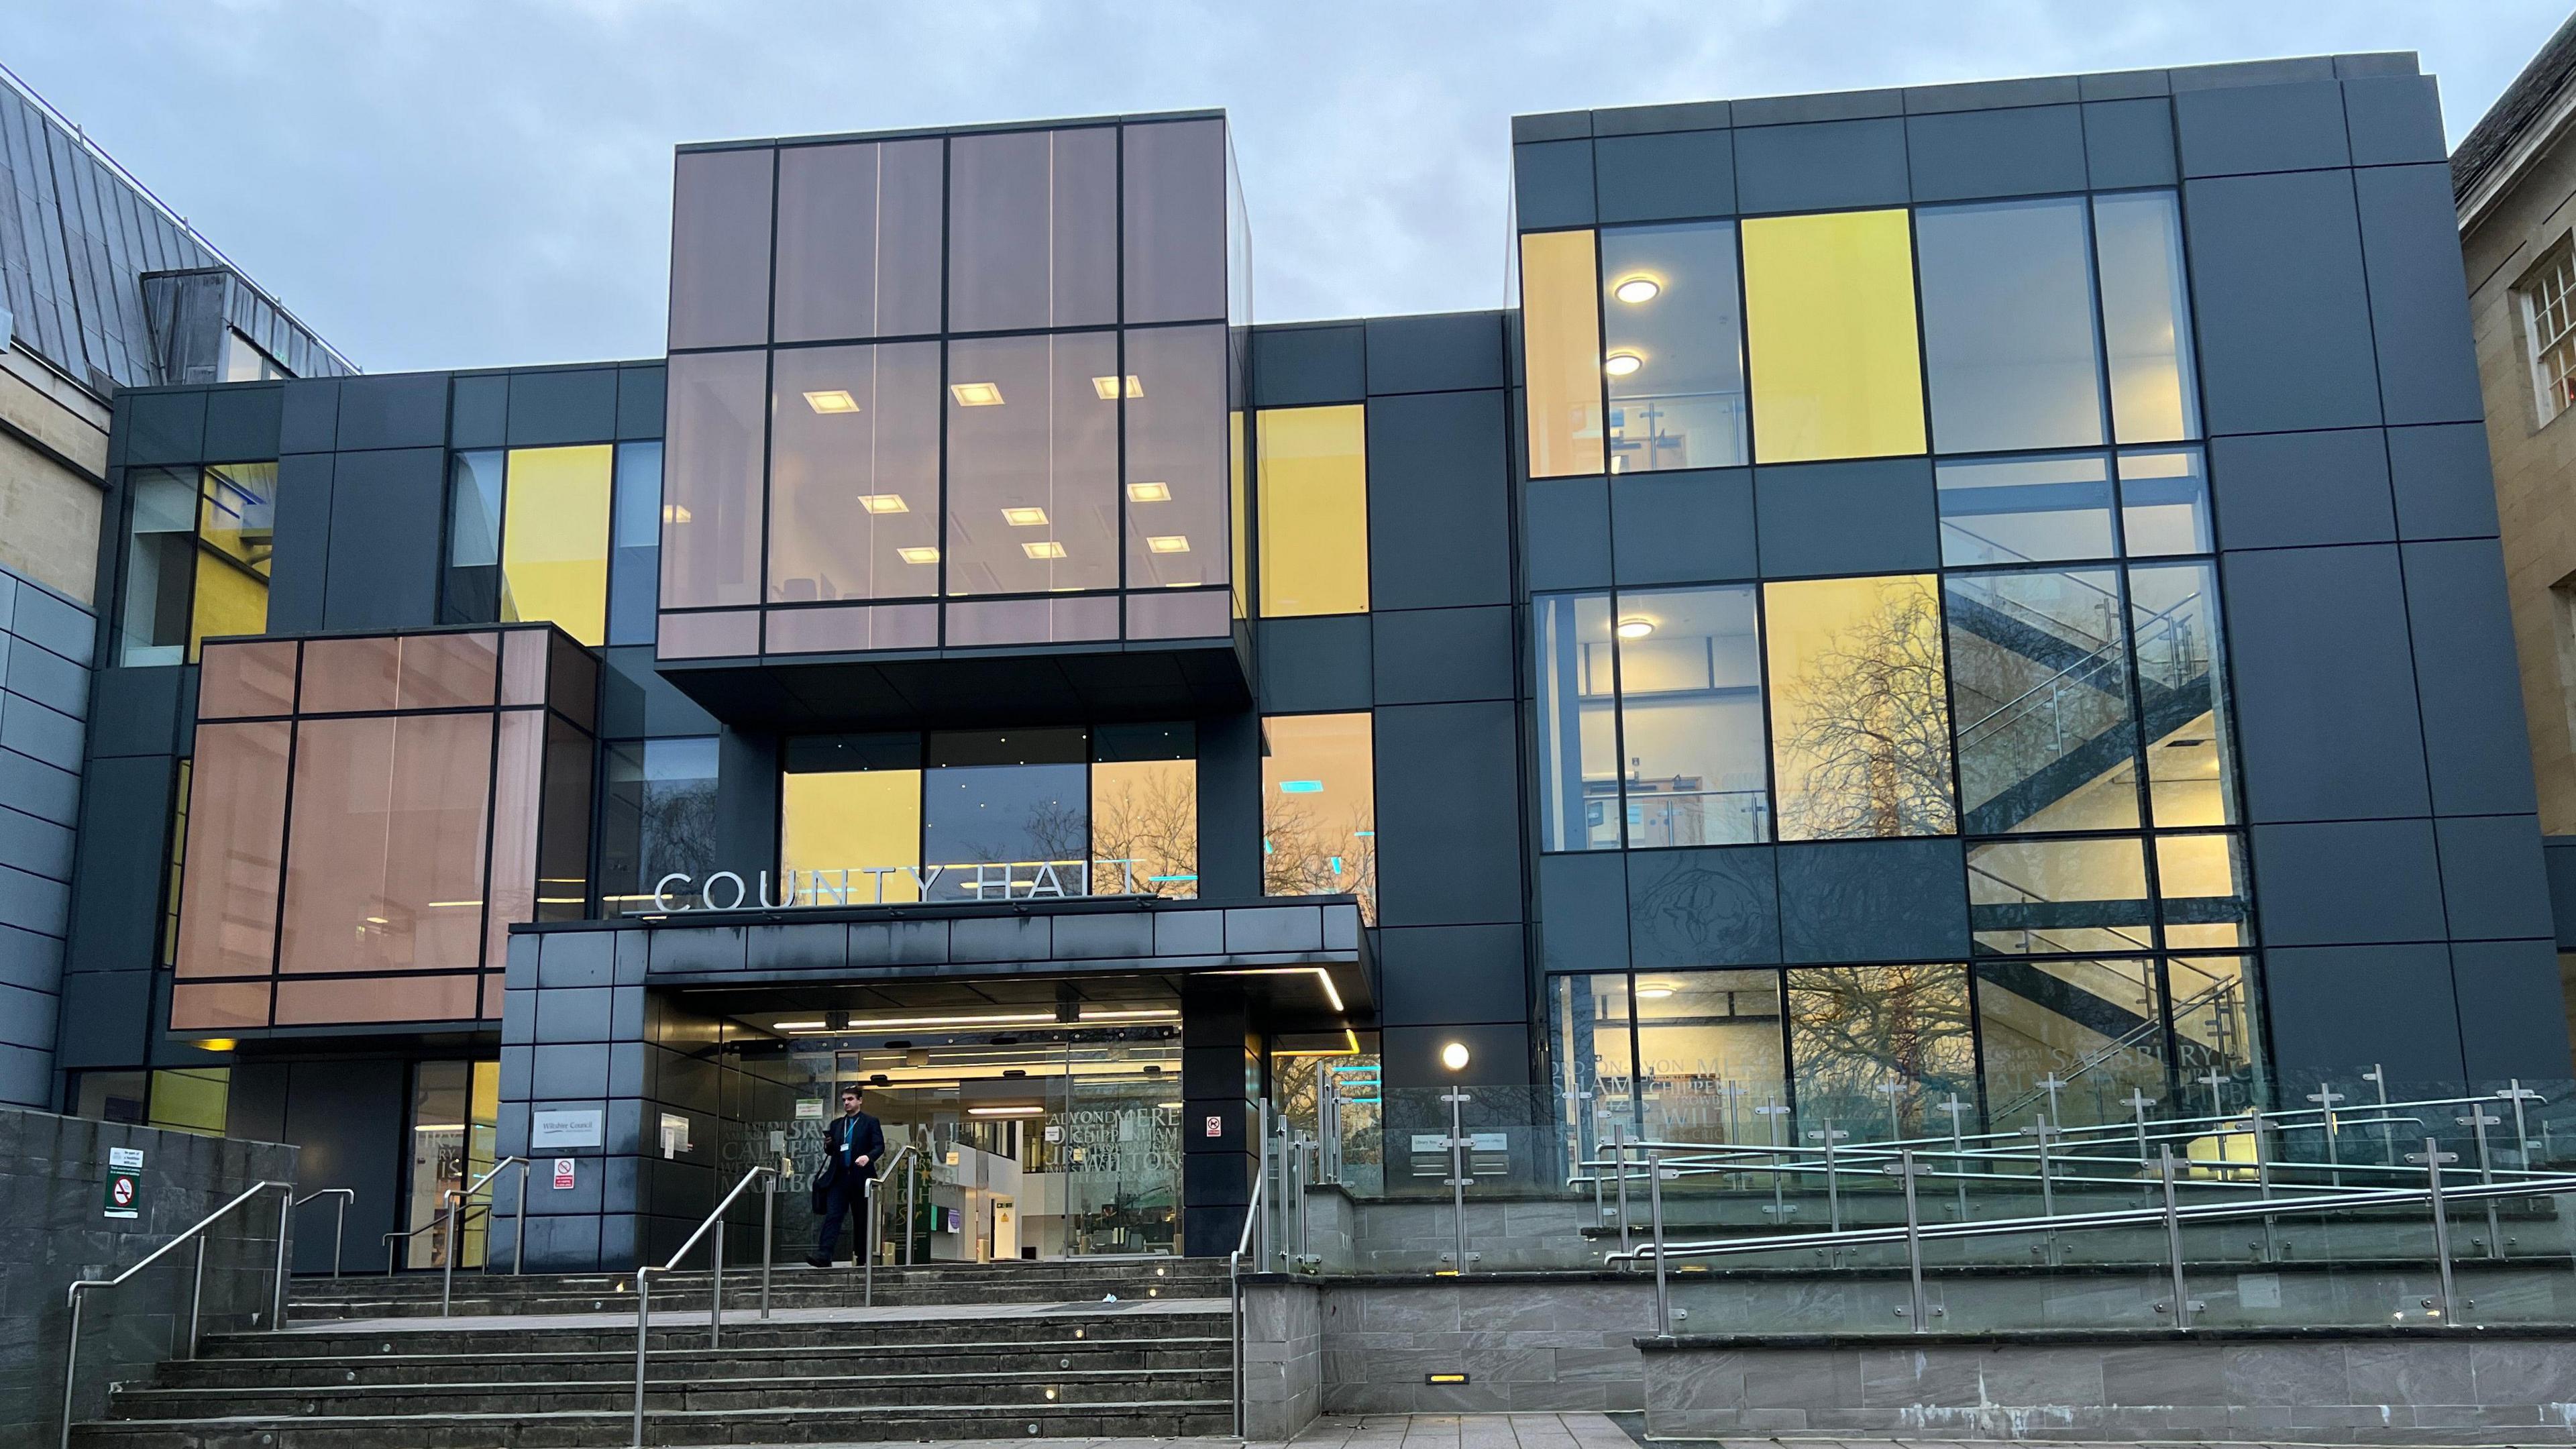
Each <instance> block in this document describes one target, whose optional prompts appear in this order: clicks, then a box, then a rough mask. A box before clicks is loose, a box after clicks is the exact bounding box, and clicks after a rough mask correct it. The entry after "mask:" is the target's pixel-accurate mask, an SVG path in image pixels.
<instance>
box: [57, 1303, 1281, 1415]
mask: <svg viewBox="0 0 2576 1449" xmlns="http://www.w3.org/2000/svg"><path fill="white" fill-rule="evenodd" d="M708 1286H709V1285H708V1278H707V1275H706V1274H705V1273H703V1272H699V1273H674V1274H671V1275H669V1276H667V1277H665V1276H662V1275H658V1274H657V1275H656V1276H655V1278H654V1286H653V1328H652V1353H651V1357H650V1370H649V1377H648V1379H647V1381H646V1390H645V1396H644V1410H645V1425H644V1442H646V1443H647V1444H654V1445H707V1444H835V1443H848V1442H854V1441H862V1440H883V1439H959V1438H1003V1437H1009V1438H1030V1437H1046V1438H1059V1437H1073V1438H1111V1437H1116V1438H1141V1437H1175V1436H1183V1435H1198V1434H1223V1433H1226V1432H1228V1431H1229V1430H1230V1428H1231V1427H1232V1416H1233V1409H1232V1399H1233V1369H1232V1355H1231V1347H1230V1342H1231V1323H1230V1319H1229V1317H1228V1306H1227V1300H1226V1279H1225V1265H1224V1263H1223V1262H1221V1261H1210V1260H1191V1259H1177V1258H1159V1259H1157V1258H1136V1259H1112V1260H1095V1261H1088V1262H1067V1263H1002V1264H984V1265H978V1264H942V1265H924V1266H921V1267H917V1268H909V1269H907V1268H879V1269H878V1270H877V1273H876V1288H875V1306H874V1307H872V1308H871V1307H863V1306H862V1304H861V1299H862V1296H863V1289H862V1282H861V1278H860V1275H859V1273H858V1271H857V1270H856V1269H852V1268H837V1269H828V1270H818V1269H812V1268H807V1267H804V1266H802V1265H798V1266H796V1267H793V1268H780V1269H778V1270H777V1271H776V1273H775V1276H774V1278H773V1280H772V1287H771V1294H770V1316H769V1317H768V1318H767V1319H765V1320H764V1319H762V1318H760V1317H759V1316H758V1312H759V1269H758V1268H757V1267H756V1266H754V1267H751V1268H748V1269H744V1268H732V1269H728V1270H727V1272H726V1274H725V1308H726V1312H725V1323H724V1332H723V1337H722V1346H721V1347H711V1346H710V1345H709V1342H708V1338H709V1334H708V1321H707V1319H708V1312H707V1310H708ZM439 1290H440V1284H439V1280H438V1277H437V1276H436V1275H434V1274H425V1275H414V1276H405V1277H400V1278H343V1279H340V1280H337V1281H332V1280H318V1281H307V1282H302V1283H298V1284H296V1285H295V1287H294V1291H293V1295H292V1300H291V1304H290V1308H289V1312H288V1321H287V1326H286V1328H285V1330H284V1331H281V1332H275V1333H265V1332H260V1333H237V1334H217V1335H210V1336H209V1337H208V1338H207V1339H206V1341H205V1344H204V1345H203V1347H202V1349H201V1350H200V1355H199V1357H197V1358H195V1359H193V1360H180V1361H174V1362H169V1363H164V1364H162V1365H160V1366H159V1367H158V1368H157V1369H155V1370H154V1371H153V1374H152V1376H151V1377H150V1378H149V1379H147V1380H143V1381H140V1382H131V1383H122V1384H118V1385H116V1386H115V1387H114V1389H113V1390H112V1392H111V1394H110V1396H109V1412H108V1417H107V1418H105V1419H102V1420H97V1421H94V1422H89V1423H84V1424H80V1425H78V1426H76V1427H75V1429H74V1431H73V1435H72V1442H73V1444H74V1445H76V1446H83V1449H111V1446H114V1449H573V1446H584V1449H586V1446H608V1445H623V1444H629V1443H631V1442H633V1440H632V1433H633V1420H632V1415H633V1412H634V1404H635V1339H636V1335H635V1309H634V1292H633V1282H632V1278H631V1276H630V1275H618V1274H596V1273H591V1274H542V1275H540V1274H531V1275H528V1276H526V1277H513V1276H510V1275H508V1274H499V1273H496V1274H492V1275H490V1276H488V1277H487V1276H486V1275H485V1274H483V1273H480V1272H470V1273H460V1274H458V1275H457V1278H456V1286H455V1295H454V1300H453V1302H452V1304H451V1305H450V1314H449V1316H446V1317H441V1316H440V1315H439ZM1112 1299H1114V1300H1115V1301H1111V1300H1112Z"/></svg>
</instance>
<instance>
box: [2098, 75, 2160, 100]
mask: <svg viewBox="0 0 2576 1449" xmlns="http://www.w3.org/2000/svg"><path fill="white" fill-rule="evenodd" d="M2075 89H2076V93H2077V94H2079V95H2081V96H2083V97H2084V99H2086V100H2088V101H2116V100H2127V99H2130V98H2132V97H2137V96H2162V95H2170V94H2171V93H2172V91H2173V81H2172V76H2171V74H2170V73H2169V72H2166V71H2161V70H2108V71H2096V72H2094V73H2093V74H2091V75H2080V76H2077V77H2076V78H2075Z"/></svg>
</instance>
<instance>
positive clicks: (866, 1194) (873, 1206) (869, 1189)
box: [859, 1177, 877, 1308]
mask: <svg viewBox="0 0 2576 1449" xmlns="http://www.w3.org/2000/svg"><path fill="white" fill-rule="evenodd" d="M859 1205H860V1212H861V1216H860V1218H859V1260H860V1261H859V1282H860V1284H861V1287H860V1290H859V1303H860V1305H861V1306H862V1307H867V1308H874V1307H876V1306H877V1245H876V1236H877V1227H876V1224H877V1180H876V1179H875V1178H873V1177H871V1178H869V1179H868V1180H867V1181H865V1182H862V1183H860V1184H859Z"/></svg>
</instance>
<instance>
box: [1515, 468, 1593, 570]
mask: <svg viewBox="0 0 2576 1449" xmlns="http://www.w3.org/2000/svg"><path fill="white" fill-rule="evenodd" d="M1528 489H1529V492H1528V494H1527V495H1526V498H1527V502H1526V505H1525V507H1526V513H1525V516H1524V517H1523V519H1522V526H1521V540H1522V546H1523V548H1524V549H1525V550H1526V552H1527V554H1528V557H1527V559H1526V560H1525V562H1524V568H1525V569H1526V571H1527V574H1528V577H1529V586H1530V589H1531V590H1532V591H1533V592H1537V593H1545V592H1547V591H1549V590H1551V589H1590V588H1603V587H1607V586H1608V584H1609V583H1610V484H1609V480H1608V479H1606V478H1533V479H1531V480H1530V481H1529V484H1528Z"/></svg>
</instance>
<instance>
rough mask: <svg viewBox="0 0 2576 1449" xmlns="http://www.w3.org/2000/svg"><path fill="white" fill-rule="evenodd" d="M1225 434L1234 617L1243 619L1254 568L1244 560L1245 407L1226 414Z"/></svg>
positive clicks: (1247, 524)
mask: <svg viewBox="0 0 2576 1449" xmlns="http://www.w3.org/2000/svg"><path fill="white" fill-rule="evenodd" d="M1225 437H1226V475H1225V476H1226V489H1227V496H1228V497H1229V498H1231V499H1232V500H1233V507H1232V508H1231V509H1229V510H1228V511H1227V513H1226V521H1227V532H1229V533H1230V534H1232V535H1233V543H1234V588H1233V589H1232V590H1231V592H1232V593H1233V595H1234V617H1236V618H1238V619H1240V618H1243V617H1245V615H1244V609H1243V590H1244V580H1246V579H1248V578H1250V577H1251V576H1252V570H1251V569H1250V568H1248V567H1247V566H1246V565H1245V562H1244V540H1246V539H1247V538H1249V537H1251V532H1250V530H1251V527H1252V521H1251V519H1250V518H1249V517H1248V516H1247V515H1246V514H1245V513H1244V511H1243V492H1244V459H1243V409H1241V408H1236V409H1235V410H1234V411H1232V412H1229V413H1227V414H1226V415H1225Z"/></svg>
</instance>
